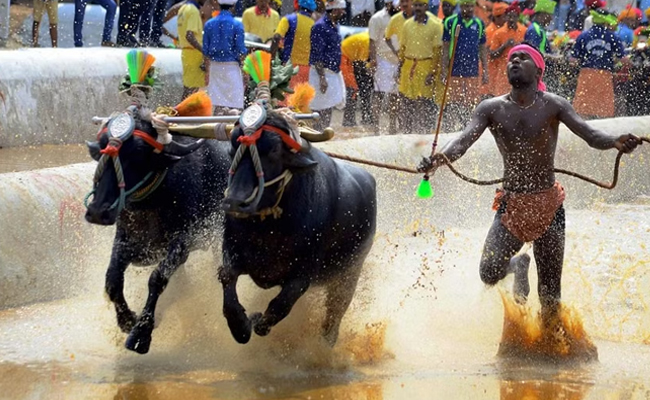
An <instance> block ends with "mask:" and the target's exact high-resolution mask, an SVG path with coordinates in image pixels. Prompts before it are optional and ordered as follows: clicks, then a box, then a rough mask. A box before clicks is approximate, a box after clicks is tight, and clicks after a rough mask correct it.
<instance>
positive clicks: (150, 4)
mask: <svg viewBox="0 0 650 400" xmlns="http://www.w3.org/2000/svg"><path fill="white" fill-rule="evenodd" d="M140 1H141V7H142V9H141V14H140V28H139V34H138V38H139V39H140V43H141V44H142V45H143V46H149V45H150V43H149V39H150V37H151V20H152V18H153V9H154V4H155V0H140ZM134 33H135V32H134Z"/></svg>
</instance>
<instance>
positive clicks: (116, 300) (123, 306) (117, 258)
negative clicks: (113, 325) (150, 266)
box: [105, 241, 136, 333]
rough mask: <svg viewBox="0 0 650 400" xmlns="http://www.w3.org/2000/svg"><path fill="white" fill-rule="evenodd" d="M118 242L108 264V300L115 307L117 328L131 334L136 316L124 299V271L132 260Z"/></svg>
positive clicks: (106, 286) (106, 285)
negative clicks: (121, 249)
mask: <svg viewBox="0 0 650 400" xmlns="http://www.w3.org/2000/svg"><path fill="white" fill-rule="evenodd" d="M118 246H119V244H118V241H116V244H115V245H114V246H113V252H112V254H111V262H110V263H109V264H108V270H106V284H105V288H106V294H107V295H108V298H109V299H110V300H111V302H113V304H114V305H115V313H116V314H117V326H119V327H120V329H121V330H122V332H124V333H129V332H131V329H133V325H135V321H136V315H135V313H134V312H133V311H131V309H129V305H128V304H127V302H126V299H125V298H124V271H126V269H127V267H128V266H129V264H130V260H128V259H127V257H126V256H125V255H124V252H121V251H120V249H119V247H118Z"/></svg>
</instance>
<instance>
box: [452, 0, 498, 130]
mask: <svg viewBox="0 0 650 400" xmlns="http://www.w3.org/2000/svg"><path fill="white" fill-rule="evenodd" d="M459 3H460V13H459V14H454V15H452V16H450V17H449V18H447V19H445V22H444V27H443V29H444V30H443V34H442V68H441V70H442V73H441V77H442V79H446V77H447V69H448V66H449V62H450V55H451V51H452V49H453V46H454V32H455V31H456V27H459V28H460V33H459V36H458V44H457V45H456V55H455V56H454V65H453V66H452V69H451V81H450V82H449V90H448V92H447V95H448V96H449V101H448V102H449V105H450V106H454V107H457V108H459V110H458V112H457V113H456V114H457V115H459V116H460V120H459V121H457V122H460V123H462V124H464V123H465V120H466V119H467V118H469V116H470V115H471V110H472V109H473V108H474V107H475V106H476V105H477V104H478V102H479V100H480V99H479V96H480V86H481V84H483V85H486V84H487V83H488V71H487V50H486V47H485V42H486V37H485V25H484V24H483V21H481V20H480V19H479V18H477V17H475V16H474V7H475V5H476V1H475V0H460V2H459ZM479 59H480V61H481V77H482V80H481V79H480V78H479Z"/></svg>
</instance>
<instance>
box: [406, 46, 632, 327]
mask: <svg viewBox="0 0 650 400" xmlns="http://www.w3.org/2000/svg"><path fill="white" fill-rule="evenodd" d="M544 68H545V66H544V59H543V57H542V55H541V54H540V53H539V52H538V51H537V50H536V49H535V48H533V47H531V46H529V45H526V44H522V45H519V46H515V47H513V48H512V49H511V51H510V53H509V55H508V66H507V74H508V80H509V82H510V85H511V86H512V89H511V92H510V93H509V94H507V95H504V96H499V97H495V98H492V99H488V100H485V101H483V102H481V103H480V104H479V105H478V107H477V108H476V110H475V111H474V114H473V116H472V119H471V121H470V123H469V125H468V126H467V127H466V128H465V130H464V131H463V133H462V134H461V135H460V136H459V137H458V138H457V139H455V140H453V141H451V142H449V143H448V144H447V145H446V146H445V147H444V148H443V149H442V151H441V152H440V153H438V154H436V155H434V156H433V157H431V158H430V159H424V160H423V161H422V162H421V163H420V166H419V167H418V169H419V170H420V171H422V172H425V171H430V173H432V172H433V171H435V169H436V168H438V167H439V166H441V165H443V164H444V161H443V159H444V158H443V155H444V156H446V157H447V158H449V160H451V161H452V162H453V161H456V160H458V159H459V158H460V157H462V156H463V154H465V152H466V151H467V150H468V149H469V148H470V146H472V144H473V143H474V142H476V140H478V138H479V137H480V136H481V135H482V134H483V131H485V129H486V128H489V129H490V131H491V132H492V135H494V138H495V140H496V143H497V146H498V148H499V152H500V153H501V155H502V156H503V165H504V178H505V181H504V183H503V190H500V191H499V192H498V194H497V198H496V199H495V208H496V210H497V213H496V216H495V219H494V223H493V224H492V227H491V228H490V231H489V232H488V236H487V239H486V241H485V246H484V248H483V256H482V258H481V266H480V274H481V280H482V281H483V282H485V283H486V284H488V285H494V284H496V283H497V282H498V281H500V280H501V279H503V278H505V276H506V275H507V274H508V273H511V272H514V274H515V284H514V290H513V291H514V292H515V298H516V299H517V300H518V301H519V302H525V301H526V298H527V296H528V293H529V291H530V288H529V285H528V265H529V263H530V257H529V256H528V255H527V254H523V255H519V256H516V257H515V254H517V252H519V250H521V248H522V247H523V245H524V243H525V242H533V253H534V256H535V260H536V262H537V273H538V277H539V286H538V293H539V298H540V302H541V305H542V317H543V318H544V319H547V318H548V317H551V316H553V315H555V314H556V311H557V310H558V306H559V304H560V294H561V289H560V283H561V277H562V263H563V258H564V237H565V236H564V230H565V221H564V208H563V207H562V202H563V200H564V189H562V187H561V186H560V185H559V183H557V182H556V181H555V174H554V173H553V168H554V163H555V148H556V145H557V140H558V125H559V124H560V122H562V123H564V124H565V125H566V126H567V127H568V128H569V129H570V130H571V131H572V132H573V133H575V134H576V135H578V136H579V137H581V138H582V139H584V140H585V141H586V142H587V143H588V144H589V146H591V147H593V148H595V149H599V150H607V149H613V148H615V149H618V150H619V151H623V152H625V153H629V152H631V151H632V150H634V148H636V146H637V145H638V144H639V143H640V141H639V138H637V137H636V136H634V135H621V136H619V137H611V136H609V135H607V134H605V133H604V132H601V131H599V130H596V129H594V128H592V127H590V126H589V125H588V124H587V123H585V121H584V120H582V119H581V118H580V117H579V116H578V115H577V114H576V112H575V111H574V110H573V107H572V106H571V104H570V103H569V102H568V101H567V100H565V99H564V98H562V97H559V96H557V95H554V94H552V93H547V92H545V91H544V90H545V86H544V83H543V82H542V75H543V73H544Z"/></svg>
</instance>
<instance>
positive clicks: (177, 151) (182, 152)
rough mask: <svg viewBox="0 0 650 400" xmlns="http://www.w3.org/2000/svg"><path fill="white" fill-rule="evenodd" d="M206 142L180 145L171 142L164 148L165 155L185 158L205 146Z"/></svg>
mask: <svg viewBox="0 0 650 400" xmlns="http://www.w3.org/2000/svg"><path fill="white" fill-rule="evenodd" d="M203 142H204V140H203V139H201V140H197V141H196V142H195V143H192V144H187V145H185V144H180V143H177V142H175V141H173V140H172V141H171V142H169V143H168V144H166V145H165V147H164V148H163V153H166V154H170V155H172V156H178V157H183V156H186V155H188V154H190V153H192V152H194V151H195V150H196V149H198V148H199V147H201V146H203Z"/></svg>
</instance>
